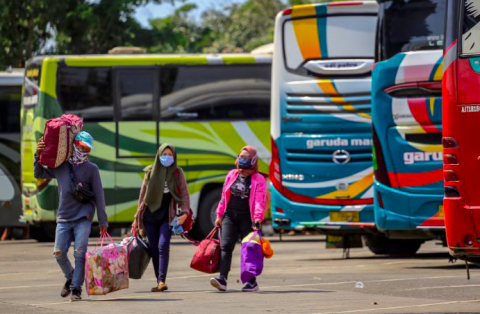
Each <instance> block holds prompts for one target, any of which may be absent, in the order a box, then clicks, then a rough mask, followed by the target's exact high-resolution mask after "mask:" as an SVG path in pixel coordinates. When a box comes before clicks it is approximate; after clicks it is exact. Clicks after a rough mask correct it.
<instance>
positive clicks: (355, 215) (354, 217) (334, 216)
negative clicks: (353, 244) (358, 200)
mask: <svg viewBox="0 0 480 314" xmlns="http://www.w3.org/2000/svg"><path fill="white" fill-rule="evenodd" d="M359 214H360V213H359V212H330V221H349V222H355V221H360V215H359Z"/></svg>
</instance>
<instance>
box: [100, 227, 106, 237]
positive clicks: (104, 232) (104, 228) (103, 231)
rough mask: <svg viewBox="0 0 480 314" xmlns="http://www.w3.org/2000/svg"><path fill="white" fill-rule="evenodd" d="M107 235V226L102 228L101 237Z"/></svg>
mask: <svg viewBox="0 0 480 314" xmlns="http://www.w3.org/2000/svg"><path fill="white" fill-rule="evenodd" d="M106 233H107V226H101V227H100V235H102V236H103V235H105V234H106Z"/></svg>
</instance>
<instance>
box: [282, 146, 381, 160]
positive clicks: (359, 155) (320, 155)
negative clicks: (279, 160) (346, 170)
mask: <svg viewBox="0 0 480 314" xmlns="http://www.w3.org/2000/svg"><path fill="white" fill-rule="evenodd" d="M344 150H346V151H348V149H344ZM336 151H338V149H329V150H321V151H320V150H307V149H287V156H286V157H287V161H291V162H315V163H334V161H333V155H334V153H335V152H336ZM348 154H349V155H350V160H349V161H348V163H347V164H350V163H360V162H372V150H371V149H370V148H368V149H361V150H358V149H357V150H352V151H348Z"/></svg>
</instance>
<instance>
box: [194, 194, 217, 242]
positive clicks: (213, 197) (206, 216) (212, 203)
mask: <svg viewBox="0 0 480 314" xmlns="http://www.w3.org/2000/svg"><path fill="white" fill-rule="evenodd" d="M221 197H222V189H221V188H219V189H215V190H212V191H210V192H209V193H208V194H207V195H205V196H204V197H203V199H202V202H201V203H200V207H199V211H198V217H197V224H198V225H197V227H198V231H199V233H200V234H199V236H200V237H201V238H202V239H203V238H205V237H206V236H207V234H209V233H210V231H212V229H213V227H214V224H215V219H216V217H217V206H218V202H219V201H220V198H221Z"/></svg>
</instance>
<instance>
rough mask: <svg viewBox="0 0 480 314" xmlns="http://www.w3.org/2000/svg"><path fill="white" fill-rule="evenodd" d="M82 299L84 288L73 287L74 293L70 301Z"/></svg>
mask: <svg viewBox="0 0 480 314" xmlns="http://www.w3.org/2000/svg"><path fill="white" fill-rule="evenodd" d="M81 300H82V290H81V289H73V290H72V295H71V296H70V301H72V302H73V301H81Z"/></svg>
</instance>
